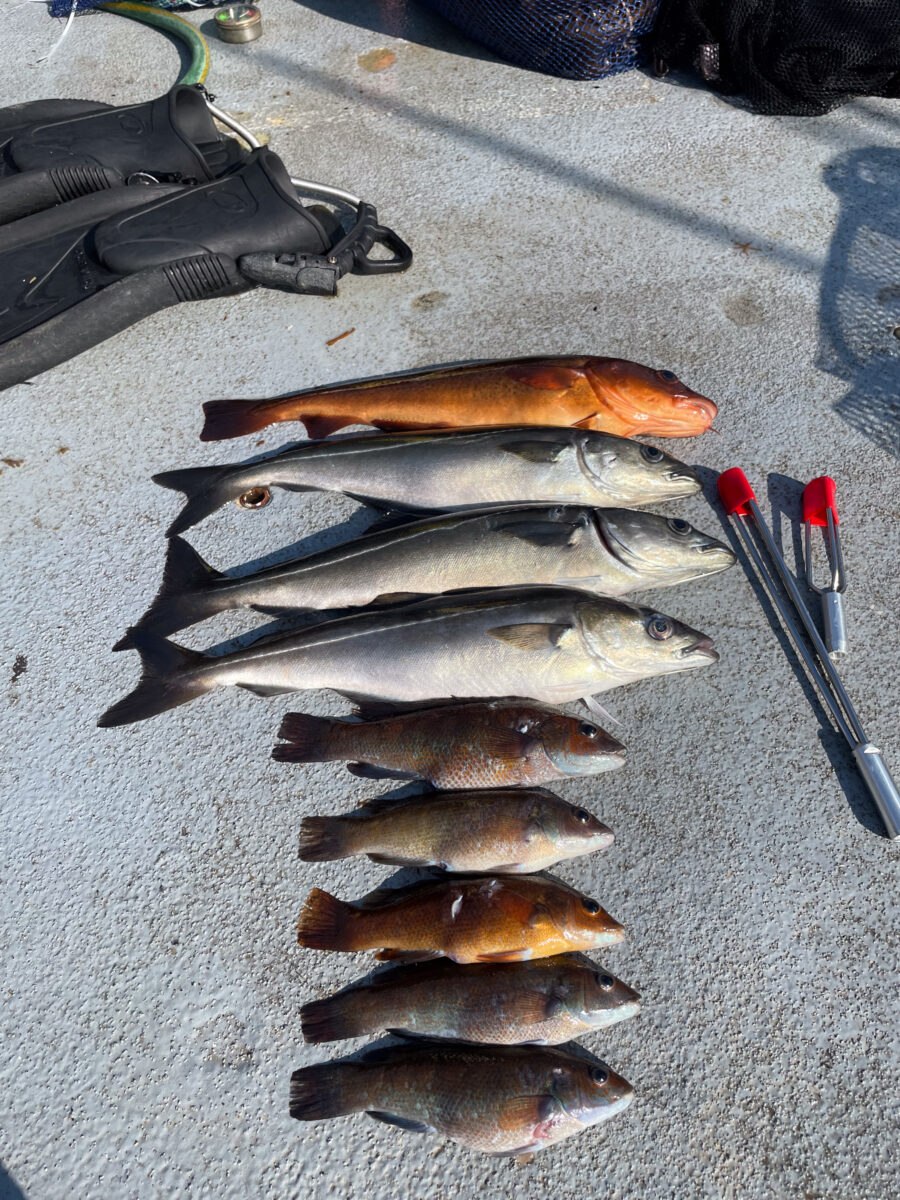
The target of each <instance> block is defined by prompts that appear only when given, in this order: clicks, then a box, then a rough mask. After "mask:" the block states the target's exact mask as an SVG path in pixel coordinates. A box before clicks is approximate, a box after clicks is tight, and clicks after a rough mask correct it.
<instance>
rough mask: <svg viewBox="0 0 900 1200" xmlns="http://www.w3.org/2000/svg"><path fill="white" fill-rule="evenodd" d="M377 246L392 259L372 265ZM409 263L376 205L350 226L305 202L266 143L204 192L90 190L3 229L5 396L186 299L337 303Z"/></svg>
mask: <svg viewBox="0 0 900 1200" xmlns="http://www.w3.org/2000/svg"><path fill="white" fill-rule="evenodd" d="M0 183H2V180H0ZM376 244H381V245H382V246H385V247H386V248H387V249H388V250H389V251H390V252H391V256H390V257H388V258H379V259H370V258H369V257H368V253H369V251H370V250H371V249H372V248H373V246H374V245H376ZM411 259H412V254H411V251H410V250H409V248H408V247H407V246H406V245H405V244H404V243H403V242H402V241H401V240H400V239H399V238H398V237H397V236H396V235H395V234H394V233H393V232H392V231H391V230H389V229H385V228H383V227H381V226H379V225H378V224H377V216H376V213H375V210H374V208H373V207H372V206H371V205H369V204H362V203H361V204H359V206H358V208H357V210H356V219H355V223H353V224H352V226H351V228H350V229H349V231H348V230H346V229H345V226H344V225H343V224H342V223H341V222H340V221H339V219H338V217H337V216H336V215H335V214H334V213H332V212H331V211H330V210H329V209H327V208H324V207H322V206H315V207H307V206H305V205H303V204H301V202H300V200H299V199H298V196H297V192H296V190H295V189H294V186H293V184H292V183H291V180H290V177H289V176H288V173H287V171H286V170H285V167H284V164H283V163H282V162H281V159H280V158H278V156H277V155H276V154H274V153H273V152H272V151H271V150H267V149H264V148H260V149H257V150H254V151H252V152H251V153H250V154H248V155H247V158H246V161H245V162H244V163H243V165H241V166H240V167H238V168H237V169H235V170H233V171H232V172H231V173H230V174H228V175H226V176H225V177H223V178H221V179H215V180H213V181H212V182H209V183H205V184H201V185H199V186H184V185H182V184H177V183H168V184H163V183H160V184H153V185H150V186H149V187H148V186H144V185H140V184H133V185H131V186H129V187H124V188H118V189H113V190H112V191H105V192H98V193H96V194H93V195H88V196H83V197H81V198H79V199H76V200H72V201H71V202H70V203H68V204H62V205H59V206H57V207H56V208H53V209H51V210H48V211H44V212H38V213H34V214H32V215H31V216H28V217H23V218H22V219H21V220H18V221H14V222H12V223H11V224H7V225H5V226H4V225H0V280H2V281H3V282H4V290H3V291H2V292H0V390H2V389H3V388H6V387H11V386H12V385H13V384H16V383H21V382H23V381H24V380H26V379H29V378H30V377H31V376H33V375H36V374H38V373H40V372H41V371H45V370H48V369H49V368H50V367H53V366H56V365H57V364H58V363H61V362H65V361H66V360H67V359H69V358H72V357H73V356H75V355H76V354H80V353H81V352H82V351H84V350H87V349H89V348H90V347H91V346H95V345H96V344H97V343H98V342H101V341H103V340H104V339H106V338H108V337H112V335H113V334H115V333H118V332H120V331H121V330H123V329H126V328H127V327H128V326H129V325H133V324H134V323H135V322H137V321H139V320H141V319H143V318H144V317H146V316H149V315H150V314H151V313H154V312H157V311H159V310H160V309H163V308H168V307H170V306H171V305H174V304H179V303H181V302H182V301H185V300H203V299H207V298H212V297H218V296H230V295H235V294H237V293H238V292H241V291H245V290H247V289H249V288H252V287H254V286H256V285H259V284H262V285H263V286H268V287H278V288H282V289H284V290H288V291H294V292H299V293H305V294H312V295H334V294H335V292H336V291H337V281H338V279H340V278H341V277H342V276H343V275H344V274H346V273H351V272H352V273H353V274H381V273H386V272H390V271H400V270H405V269H406V267H408V266H409V263H410V261H411Z"/></svg>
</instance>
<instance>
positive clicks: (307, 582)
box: [116, 505, 735, 649]
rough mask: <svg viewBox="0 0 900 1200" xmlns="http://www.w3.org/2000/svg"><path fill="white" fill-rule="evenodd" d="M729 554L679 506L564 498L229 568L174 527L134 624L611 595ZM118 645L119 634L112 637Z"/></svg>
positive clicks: (171, 626)
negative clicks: (454, 600)
mask: <svg viewBox="0 0 900 1200" xmlns="http://www.w3.org/2000/svg"><path fill="white" fill-rule="evenodd" d="M734 561H735V557H734V554H733V553H732V552H731V550H729V549H728V547H727V546H725V545H723V543H722V542H719V541H716V539H715V538H712V537H709V536H708V535H707V534H705V533H701V532H700V531H699V530H697V529H694V527H693V526H692V525H690V524H689V522H687V521H685V520H682V519H681V518H680V517H662V516H659V515H657V514H656V513H649V512H635V511H633V510H631V509H625V508H603V509H600V508H585V507H581V506H575V505H557V506H554V507H541V508H516V509H501V510H499V511H489V512H483V511H478V512H464V513H459V514H457V515H453V516H439V517H429V518H426V519H425V520H412V521H409V522H408V523H406V524H402V525H399V526H393V527H391V528H388V529H382V530H378V531H375V532H371V533H366V534H365V535H364V536H362V537H359V538H355V539H354V540H353V541H350V542H345V543H344V544H343V545H340V546H336V547H334V548H332V549H330V550H323V551H320V552H319V553H317V554H311V555H309V556H308V557H306V558H299V559H293V560H292V561H290V562H284V563H279V564H278V565H277V566H274V567H268V568H267V569H265V570H263V571H256V572H254V573H253V574H248V575H240V576H237V577H235V576H231V575H225V574H223V573H222V572H221V571H216V570H215V569H214V568H213V567H211V566H209V564H208V563H206V562H204V561H203V559H202V558H201V557H200V555H199V554H197V552H196V551H195V550H194V549H193V548H192V547H191V546H190V545H188V543H187V542H185V541H184V540H183V539H182V538H179V537H173V538H171V539H170V541H169V547H168V553H167V557H166V563H165V568H164V571H163V582H162V587H161V588H160V591H159V594H158V595H157V597H156V599H155V600H154V602H153V604H152V605H151V607H150V608H149V609H148V611H147V612H146V613H145V614H144V616H143V617H141V619H140V620H139V621H138V622H137V624H136V625H135V628H136V629H149V630H151V631H152V632H153V633H159V634H161V635H162V636H164V637H167V636H168V635H169V634H171V633H175V632H176V631H177V630H179V629H184V628H186V627H187V626H189V625H193V624H195V623H196V622H198V621H203V620H206V618H207V617H211V616H214V615H215V614H216V613H220V612H225V611H228V610H230V609H240V608H246V609H252V610H253V611H255V612H262V613H280V612H288V611H294V610H298V609H309V610H320V609H328V608H330V609H338V608H356V607H360V606H363V605H366V604H371V603H377V604H391V603H397V602H400V601H403V600H409V599H413V598H415V597H416V596H421V595H430V594H433V593H434V592H437V591H440V592H451V591H455V590H457V589H460V588H482V587H510V586H525V585H531V586H535V585H540V584H553V585H563V586H568V587H578V588H583V589H584V590H585V591H590V592H596V593H598V594H599V595H602V596H622V595H625V594H626V593H627V592H630V591H635V590H638V589H640V590H642V591H643V590H648V589H651V588H660V587H669V586H671V585H673V584H676V583H684V582H686V581H687V580H690V579H698V578H700V577H701V576H704V575H712V574H715V573H716V572H717V571H724V570H725V569H726V568H727V567H730V566H732V564H733V563H734ZM126 647H127V639H126V641H124V642H123V643H121V644H120V645H119V646H118V647H116V648H117V649H125V648H126Z"/></svg>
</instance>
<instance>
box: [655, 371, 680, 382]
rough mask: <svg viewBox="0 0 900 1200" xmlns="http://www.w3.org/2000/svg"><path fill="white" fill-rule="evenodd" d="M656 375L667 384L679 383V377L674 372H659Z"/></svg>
mask: <svg viewBox="0 0 900 1200" xmlns="http://www.w3.org/2000/svg"><path fill="white" fill-rule="evenodd" d="M656 373H657V375H658V376H659V377H660V379H664V380H665V381H666V383H677V382H678V376H677V375H676V374H675V372H674V371H657V372H656Z"/></svg>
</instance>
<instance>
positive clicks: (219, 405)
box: [200, 400, 279, 442]
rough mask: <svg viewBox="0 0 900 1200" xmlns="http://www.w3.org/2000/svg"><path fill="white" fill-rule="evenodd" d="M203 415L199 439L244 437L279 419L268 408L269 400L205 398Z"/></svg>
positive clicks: (211, 440)
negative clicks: (203, 419)
mask: <svg viewBox="0 0 900 1200" xmlns="http://www.w3.org/2000/svg"><path fill="white" fill-rule="evenodd" d="M203 416H204V418H205V421H204V425H203V428H202V429H201V430H200V441H201V442H221V441H224V440H225V439H226V438H236V437H246V435H247V434H249V433H259V431H260V430H261V429H265V427H266V426H267V425H271V424H272V423H273V421H277V420H278V419H279V418H278V417H277V415H274V414H273V413H272V411H271V409H270V408H269V401H268V400H207V402H206V403H205V404H204V405H203Z"/></svg>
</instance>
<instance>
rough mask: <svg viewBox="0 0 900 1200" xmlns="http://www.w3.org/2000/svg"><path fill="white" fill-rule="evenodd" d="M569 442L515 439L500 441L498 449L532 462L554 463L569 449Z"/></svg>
mask: <svg viewBox="0 0 900 1200" xmlns="http://www.w3.org/2000/svg"><path fill="white" fill-rule="evenodd" d="M569 444H570V443H569V442H568V441H565V442H550V441H546V442H542V441H538V440H537V439H535V441H533V442H526V441H516V442H501V444H500V447H499V448H500V449H501V450H503V451H505V452H506V453H507V454H514V455H515V456H516V457H517V458H524V459H525V461H526V462H532V463H554V462H556V460H557V459H558V458H559V457H560V455H562V454H564V453H565V452H566V450H568V449H569Z"/></svg>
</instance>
